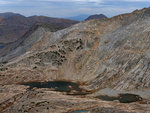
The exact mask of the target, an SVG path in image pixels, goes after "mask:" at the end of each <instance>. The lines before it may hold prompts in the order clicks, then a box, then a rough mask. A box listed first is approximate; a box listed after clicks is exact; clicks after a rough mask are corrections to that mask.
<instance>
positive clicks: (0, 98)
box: [0, 85, 150, 113]
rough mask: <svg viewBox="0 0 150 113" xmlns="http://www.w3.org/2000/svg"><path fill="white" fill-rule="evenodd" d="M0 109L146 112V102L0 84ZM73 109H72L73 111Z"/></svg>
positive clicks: (16, 112) (15, 112)
mask: <svg viewBox="0 0 150 113" xmlns="http://www.w3.org/2000/svg"><path fill="white" fill-rule="evenodd" d="M0 88H1V89H0V90H1V93H0V102H1V104H0V110H1V112H2V113H78V112H77V111H83V112H88V113H149V111H150V104H148V102H146V101H145V102H144V101H141V102H138V103H137V102H136V103H131V104H128V103H127V104H123V103H119V102H118V101H112V102H108V101H102V100H100V99H96V98H92V97H85V96H71V95H65V93H61V92H54V91H50V90H49V89H36V88H35V89H34V90H31V91H27V90H26V88H27V87H25V86H19V85H6V86H1V87H0ZM75 111H76V112H75Z"/></svg>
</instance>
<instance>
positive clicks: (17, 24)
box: [0, 13, 78, 46]
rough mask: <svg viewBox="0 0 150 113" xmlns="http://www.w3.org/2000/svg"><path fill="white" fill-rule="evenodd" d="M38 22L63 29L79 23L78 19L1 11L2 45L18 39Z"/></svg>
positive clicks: (0, 29)
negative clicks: (27, 15)
mask: <svg viewBox="0 0 150 113" xmlns="http://www.w3.org/2000/svg"><path fill="white" fill-rule="evenodd" d="M36 23H43V24H51V25H52V24H53V25H57V26H60V28H61V29H63V28H66V27H69V26H71V25H73V24H76V23H78V21H74V20H69V19H59V18H51V17H46V16H31V17H25V16H23V15H20V14H16V13H0V46H2V45H3V44H7V43H10V42H14V41H16V40H18V39H19V38H21V37H22V36H23V35H24V34H25V33H26V32H27V31H28V30H29V29H30V27H32V26H33V25H34V24H36Z"/></svg>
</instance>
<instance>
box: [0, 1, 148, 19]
mask: <svg viewBox="0 0 150 113" xmlns="http://www.w3.org/2000/svg"><path fill="white" fill-rule="evenodd" d="M144 7H150V0H0V13H2V12H16V13H20V14H23V15H25V16H31V15H45V16H51V17H72V16H76V15H80V14H89V15H91V14H101V13H103V14H105V15H106V16H108V17H112V16H115V15H118V14H122V13H128V12H131V11H133V10H136V9H141V8H144Z"/></svg>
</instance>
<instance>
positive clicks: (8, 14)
mask: <svg viewBox="0 0 150 113" xmlns="http://www.w3.org/2000/svg"><path fill="white" fill-rule="evenodd" d="M11 16H22V15H20V14H18V13H12V12H6V13H0V17H2V18H8V17H11Z"/></svg>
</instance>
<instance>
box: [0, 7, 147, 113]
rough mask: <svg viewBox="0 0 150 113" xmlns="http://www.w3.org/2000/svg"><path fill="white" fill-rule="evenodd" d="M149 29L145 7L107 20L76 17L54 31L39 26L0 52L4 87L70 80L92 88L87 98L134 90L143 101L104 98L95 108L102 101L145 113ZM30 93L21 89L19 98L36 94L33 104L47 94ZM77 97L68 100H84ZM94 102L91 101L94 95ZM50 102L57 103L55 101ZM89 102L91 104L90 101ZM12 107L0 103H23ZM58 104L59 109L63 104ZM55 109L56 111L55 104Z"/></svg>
mask: <svg viewBox="0 0 150 113" xmlns="http://www.w3.org/2000/svg"><path fill="white" fill-rule="evenodd" d="M149 31H150V8H145V9H142V10H136V11H134V12H132V13H129V14H124V15H119V16H116V17H113V18H110V19H103V20H91V21H85V22H81V23H79V24H76V25H74V26H71V27H69V28H66V29H63V30H59V31H56V32H51V31H50V30H47V29H46V28H44V27H39V28H38V29H36V30H35V31H34V32H33V33H31V34H30V35H29V36H28V37H27V38H25V39H24V40H23V41H22V42H21V43H20V44H14V45H12V46H11V48H13V49H12V50H11V51H9V52H8V53H5V54H4V55H1V56H0V61H1V68H0V70H1V71H0V75H1V76H0V83H1V84H3V85H4V86H7V85H10V86H12V85H13V84H21V83H25V82H33V81H43V82H44V81H72V82H76V83H78V84H80V87H82V88H84V89H86V90H88V91H89V92H91V94H89V95H87V96H88V97H86V98H88V99H89V97H90V98H92V97H96V96H98V95H100V94H102V93H103V95H104V94H105V95H113V91H114V92H119V93H133V94H138V95H140V96H141V97H142V98H143V99H144V100H145V101H144V102H141V103H142V104H141V103H138V105H137V103H133V104H129V105H126V104H121V103H115V102H113V103H112V104H111V106H109V105H110V102H108V104H100V105H98V106H99V107H100V108H97V109H99V110H101V109H102V108H101V107H104V108H105V107H106V106H107V110H109V109H108V108H109V107H111V108H110V109H117V110H114V112H116V113H119V112H137V113H149V111H150V110H149V108H150V104H149V102H148V101H149V100H150V95H149V92H150V75H149V73H150V68H149V64H150V63H149V62H150V61H149V60H150V54H149V52H150V35H149V34H150V32H149ZM8 48H9V46H8ZM6 50H7V48H6ZM16 54H17V55H16ZM15 55H16V56H15ZM12 56H13V57H12ZM18 87H19V85H18ZM108 88H109V89H108ZM1 89H3V86H1ZM107 89H108V90H107ZM9 90H10V89H9ZM9 90H8V91H9ZM35 91H36V90H35ZM29 93H32V92H28V91H27V93H23V94H24V95H25V97H22V96H21V98H22V99H24V98H29V97H30V96H31V95H32V96H31V99H33V98H35V99H33V100H34V101H36V102H35V103H37V100H43V99H48V98H49V97H44V95H45V92H44V93H42V94H37V93H36V94H35V93H34V94H35V95H38V96H37V97H36V96H35V97H34V96H33V95H34V94H29ZM46 94H47V92H46ZM50 94H51V93H50ZM50 94H48V95H50ZM27 95H28V96H27ZM4 97H5V96H4ZM52 97H53V99H54V101H56V100H57V99H56V98H55V96H54V95H52ZM37 98H38V99H37ZM60 98H61V99H62V98H64V100H65V102H64V103H70V101H69V100H70V99H69V97H66V96H65V97H60ZM22 99H19V100H17V103H21V104H22V107H23V106H24V107H27V108H29V106H30V108H31V109H30V110H32V108H33V106H34V107H36V105H34V104H32V103H30V104H32V105H33V106H32V105H30V104H29V100H22ZM36 99H37V100H36ZM80 100H81V101H77V100H76V99H75V100H71V101H77V102H78V104H80V102H81V103H82V102H84V99H83V101H82V99H80ZM93 101H94V102H95V100H93ZM22 102H23V103H22ZM97 102H100V100H98V101H97ZM6 103H7V102H6ZM42 103H43V102H42ZM21 104H20V105H21ZM55 104H56V105H57V103H55ZM6 105H7V104H6ZM26 105H29V106H26ZM42 105H43V104H42ZM47 105H50V102H46V103H45V101H44V105H43V106H44V107H45V106H47ZM69 105H70V104H69ZM90 105H96V104H92V103H91V104H90ZM105 105H106V106H105ZM117 105H118V106H117ZM17 106H18V104H14V105H13V106H12V107H6V108H7V109H6V108H5V107H4V109H3V110H5V112H10V110H14V109H16V110H15V112H16V111H17V110H19V109H20V108H22V107H21V106H20V107H19V106H18V107H17ZM31 106H32V107H31ZM58 106H59V107H58V108H61V107H62V106H61V107H60V105H58ZM66 106H68V104H67V105H66ZM66 106H63V107H62V108H63V110H64V108H66V110H65V111H61V110H60V111H58V112H67V111H68V110H71V109H73V108H70V107H69V108H70V109H68V107H66ZM82 106H84V105H82ZM96 106H97V105H96ZM120 106H123V108H122V107H120ZM51 107H52V108H50V110H54V109H53V107H54V106H51ZM25 109H26V108H25ZM40 109H44V110H46V109H47V108H39V107H38V110H40ZM48 109H49V108H48ZM55 109H56V110H57V108H55ZM76 109H77V108H76ZM83 109H84V108H83ZM86 109H88V108H86ZM94 109H95V108H94ZM118 109H119V110H118ZM140 109H141V110H140ZM33 110H35V109H33ZM91 110H92V109H91V108H90V111H91ZM107 110H106V111H105V112H107ZM120 110H121V111H120ZM110 111H112V110H110ZM21 112H22V111H21ZM34 112H35V111H34ZM37 112H40V111H37ZM45 112H48V111H47V110H46V111H45ZM51 112H52V111H51ZM92 113H93V112H92ZM108 113H109V112H108Z"/></svg>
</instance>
